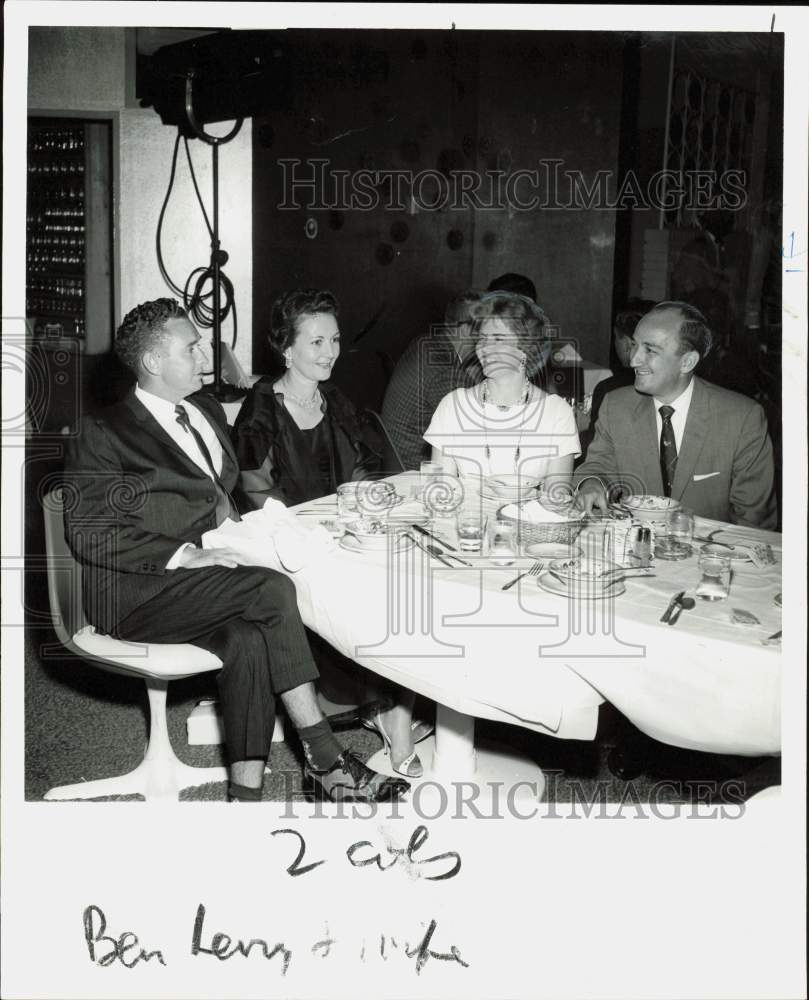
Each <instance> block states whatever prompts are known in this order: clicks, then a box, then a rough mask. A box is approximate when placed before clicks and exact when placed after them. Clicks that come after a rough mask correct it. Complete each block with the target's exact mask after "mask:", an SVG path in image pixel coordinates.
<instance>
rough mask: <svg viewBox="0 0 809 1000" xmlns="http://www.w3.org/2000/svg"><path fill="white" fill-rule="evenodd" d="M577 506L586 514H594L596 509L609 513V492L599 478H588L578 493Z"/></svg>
mask: <svg viewBox="0 0 809 1000" xmlns="http://www.w3.org/2000/svg"><path fill="white" fill-rule="evenodd" d="M576 507H578V509H579V510H583V511H584V513H585V514H592V513H593V511H594V510H600V511H601V512H602V513H604V514H607V513H609V507H610V502H609V499H608V497H607V492H606V490H605V489H604V487H603V485H602V484H601V483H600V482H599V480H597V479H586V480H585V481H584V482H583V483H582V484H581V486H580V487H579V491H578V493H577V494H576Z"/></svg>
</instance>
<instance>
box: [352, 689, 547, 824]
mask: <svg viewBox="0 0 809 1000" xmlns="http://www.w3.org/2000/svg"><path fill="white" fill-rule="evenodd" d="M416 751H417V753H418V755H419V759H420V760H421V763H422V766H423V768H424V774H423V776H422V777H421V778H409V779H408V780H409V781H410V784H411V793H410V796H409V798H410V799H411V800H413V799H414V797H416V796H417V798H418V803H419V806H420V808H422V809H423V811H424V812H425V813H429V814H430V815H435V810H434V809H433V802H432V800H433V799H435V801H436V809H437V808H438V807H439V806H441V805H443V807H444V808H446V809H449V810H451V811H452V812H453V814H454V813H455V812H457V813H458V814H460V813H461V812H464V813H465V814H466V815H476V814H477V813H478V812H479V813H481V814H483V815H486V816H491V815H505V814H506V813H507V812H508V811H512V812H515V811H519V812H520V813H522V812H523V810H521V809H520V810H516V806H517V804H519V803H523V804H529V805H531V804H533V805H536V803H537V802H539V801H541V800H542V797H543V795H544V793H545V777H544V775H543V774H542V770H541V769H540V768H539V767H537V765H536V764H535V763H534V762H533V761H532V760H530V759H529V758H527V757H524V756H522V755H520V754H517V753H515V751H514V750H512V749H511V748H509V747H506V746H499V745H495V744H494V743H488V742H487V743H483V744H478V745H477V746H476V745H475V720H474V718H472V717H471V716H469V715H463V714H462V713H461V712H456V711H454V710H453V709H450V708H446V707H445V706H443V705H437V706H436V726H435V737H434V738H433V737H431V738H429V739H426V740H422V741H421V743H418V744H417V745H416ZM367 764H368V766H369V767H372V768H374V769H375V770H377V771H379V772H381V773H382V774H388V775H392V776H393V775H395V774H396V772H395V771H394V770H393V768H392V767H391V762H390V757H389V756H388V754H387V753H386V752H385V750H384V748H383V749H382V750H379V751H377V753H375V754H374V755H373V756H372V757H371V758H370V760H368V761H367ZM439 786H440V787H439Z"/></svg>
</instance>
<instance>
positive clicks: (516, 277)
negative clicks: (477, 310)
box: [487, 272, 537, 302]
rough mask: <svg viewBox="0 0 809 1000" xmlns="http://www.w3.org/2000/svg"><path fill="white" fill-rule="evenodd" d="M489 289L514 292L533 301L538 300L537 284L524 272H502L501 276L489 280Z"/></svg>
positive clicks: (491, 290)
mask: <svg viewBox="0 0 809 1000" xmlns="http://www.w3.org/2000/svg"><path fill="white" fill-rule="evenodd" d="M487 291H490V292H514V294H515V295H524V296H525V297H526V298H527V299H531V301H532V302H536V300H537V289H536V285H535V284H534V283H533V281H531V279H530V278H526V276H525V275H524V274H514V273H512V272H509V273H508V274H501V275H500V277H499V278H494V280H493V281H490V282H489V287H488V289H487Z"/></svg>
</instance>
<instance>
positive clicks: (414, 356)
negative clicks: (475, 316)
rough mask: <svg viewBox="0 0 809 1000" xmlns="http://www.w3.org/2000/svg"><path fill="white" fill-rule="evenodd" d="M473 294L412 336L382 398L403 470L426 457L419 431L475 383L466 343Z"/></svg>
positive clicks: (415, 466)
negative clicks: (447, 400) (450, 396)
mask: <svg viewBox="0 0 809 1000" xmlns="http://www.w3.org/2000/svg"><path fill="white" fill-rule="evenodd" d="M479 298H480V295H479V293H478V292H465V293H464V294H462V295H460V296H458V297H457V298H455V299H453V300H452V301H451V302H449V303H448V305H447V307H446V310H445V311H444V322H443V324H439V325H436V326H435V327H433V328H432V329H431V330H430V332H429V333H428V334H426V335H424V336H422V337H417V338H416V339H415V340H413V341H412V342H411V343H410V344H409V345H408V346H407V348H406V349H405V351H404V353H403V354H402V356H401V357H400V358H399V360H398V362H397V363H396V368H395V369H394V371H393V375H392V376H391V379H390V382H389V383H388V388H387V390H386V392H385V399H384V402H383V403H382V421H383V423H384V424H385V428H386V429H387V432H388V434H389V435H390V438H391V440H392V441H393V444H394V445H395V447H396V450H397V451H398V452H399V455H400V456H401V459H402V462H403V463H404V467H405V469H418V467H419V465H420V464H421V462H422V460H423V459H426V458H429V457H430V453H429V449H428V448H427V447H426V445H425V444H424V437H423V435H424V431H425V430H426V428H427V425H428V424H429V422H430V420H431V418H432V415H433V413H435V408H436V406H438V404H439V402H440V401H441V400H442V399H443V398H444V396H446V394H447V393H448V392H451V391H452V390H453V389H456V388H457V387H458V386H460V385H471V384H473V382H475V381H477V378H478V374H479V373H477V372H476V371H475V370H474V369H475V368H476V365H475V364H474V362H475V358H474V352H473V351H472V350H471V348H472V341H471V338H470V329H471V325H470V324H471V311H472V307H473V306H474V304H475V303H476V302H477V301H478V299H479Z"/></svg>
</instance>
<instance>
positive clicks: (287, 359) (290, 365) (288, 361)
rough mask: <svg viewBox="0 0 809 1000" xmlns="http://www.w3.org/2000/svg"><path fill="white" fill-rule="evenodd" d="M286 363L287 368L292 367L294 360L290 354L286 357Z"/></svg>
mask: <svg viewBox="0 0 809 1000" xmlns="http://www.w3.org/2000/svg"><path fill="white" fill-rule="evenodd" d="M284 363H285V364H286V366H287V368H291V367H292V358H291V357H290V356H289V355H288V354H285V355H284Z"/></svg>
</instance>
